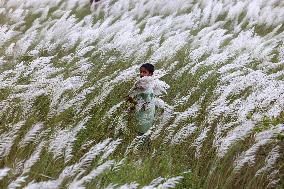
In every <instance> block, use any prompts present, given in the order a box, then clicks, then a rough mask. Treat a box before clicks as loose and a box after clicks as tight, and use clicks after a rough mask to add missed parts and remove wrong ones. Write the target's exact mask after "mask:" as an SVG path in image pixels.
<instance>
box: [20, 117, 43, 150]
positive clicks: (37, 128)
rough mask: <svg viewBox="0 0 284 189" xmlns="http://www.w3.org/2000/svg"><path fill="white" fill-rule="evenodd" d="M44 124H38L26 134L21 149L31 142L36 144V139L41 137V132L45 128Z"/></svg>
mask: <svg viewBox="0 0 284 189" xmlns="http://www.w3.org/2000/svg"><path fill="white" fill-rule="evenodd" d="M43 126H44V125H43V123H37V124H35V125H33V126H32V127H31V129H30V130H29V131H28V132H27V133H26V134H25V136H24V138H23V139H22V141H21V142H20V144H19V145H20V147H21V148H24V147H25V146H26V145H28V144H29V143H31V142H34V141H35V139H36V137H37V136H38V135H39V133H40V130H42V128H43Z"/></svg>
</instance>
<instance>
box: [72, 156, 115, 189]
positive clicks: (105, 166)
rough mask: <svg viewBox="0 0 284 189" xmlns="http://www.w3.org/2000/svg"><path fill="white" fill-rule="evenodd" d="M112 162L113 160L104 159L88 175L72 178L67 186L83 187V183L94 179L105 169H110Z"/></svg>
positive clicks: (81, 188) (73, 188)
mask: <svg viewBox="0 0 284 189" xmlns="http://www.w3.org/2000/svg"><path fill="white" fill-rule="evenodd" d="M113 164H114V161H106V162H104V163H103V164H101V165H99V166H98V167H96V168H95V169H94V170H92V171H91V172H90V173H89V174H88V175H86V176H84V177H83V178H81V179H80V180H76V179H75V180H74V181H73V182H72V183H70V185H69V186H68V188H69V189H77V188H78V189H84V188H85V187H84V184H85V183H88V182H90V181H91V180H93V179H95V178H96V177H97V176H99V175H100V174H102V173H103V172H105V171H106V170H108V169H110V168H111V166H112V165H113Z"/></svg>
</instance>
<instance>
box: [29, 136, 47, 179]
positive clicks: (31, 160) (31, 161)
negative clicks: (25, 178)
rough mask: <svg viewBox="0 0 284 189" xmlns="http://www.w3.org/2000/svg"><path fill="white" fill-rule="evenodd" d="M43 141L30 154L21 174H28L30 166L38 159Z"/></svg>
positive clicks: (43, 144)
mask: <svg viewBox="0 0 284 189" xmlns="http://www.w3.org/2000/svg"><path fill="white" fill-rule="evenodd" d="M45 143H46V142H45V141H42V142H41V143H40V144H39V145H38V146H37V147H36V149H35V151H34V152H33V153H32V155H31V157H30V158H29V159H28V160H27V161H26V162H25V163H24V167H23V174H25V173H28V172H30V170H31V168H32V166H33V165H34V164H35V163H36V162H37V161H38V160H39V159H40V155H41V152H42V150H43V147H44V146H45Z"/></svg>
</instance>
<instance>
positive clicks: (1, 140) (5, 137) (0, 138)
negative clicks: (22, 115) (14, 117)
mask: <svg viewBox="0 0 284 189" xmlns="http://www.w3.org/2000/svg"><path fill="white" fill-rule="evenodd" d="M23 125H24V121H20V122H18V123H17V124H15V125H10V126H9V129H10V131H8V132H5V133H3V134H1V135H0V159H3V158H5V157H6V156H7V155H9V153H10V151H11V148H12V146H13V144H14V141H15V139H16V138H17V137H18V132H19V130H20V129H21V127H22V126H23Z"/></svg>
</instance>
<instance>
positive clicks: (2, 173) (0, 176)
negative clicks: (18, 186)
mask: <svg viewBox="0 0 284 189" xmlns="http://www.w3.org/2000/svg"><path fill="white" fill-rule="evenodd" d="M9 171H10V168H8V167H5V168H3V169H0V180H3V178H4V177H5V176H7V175H8V173H9Z"/></svg>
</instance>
